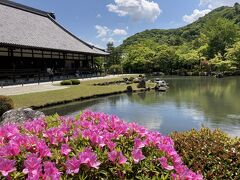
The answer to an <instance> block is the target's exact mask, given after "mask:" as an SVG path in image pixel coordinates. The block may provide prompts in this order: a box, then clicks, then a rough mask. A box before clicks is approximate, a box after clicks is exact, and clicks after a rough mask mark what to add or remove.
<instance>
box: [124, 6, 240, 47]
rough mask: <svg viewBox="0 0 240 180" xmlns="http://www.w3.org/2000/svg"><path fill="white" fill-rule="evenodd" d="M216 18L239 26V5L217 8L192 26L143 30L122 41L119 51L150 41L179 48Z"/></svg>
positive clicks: (196, 36)
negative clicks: (227, 20) (230, 21)
mask: <svg viewBox="0 0 240 180" xmlns="http://www.w3.org/2000/svg"><path fill="white" fill-rule="evenodd" d="M217 18H226V19H229V20H232V21H233V22H235V23H236V24H238V25H239V26H240V5H239V4H238V3H236V4H235V5H234V7H226V6H223V7H220V8H217V9H215V10H213V11H211V12H210V13H208V14H207V15H205V16H204V17H202V18H200V19H198V20H197V21H195V22H193V23H192V24H189V25H187V26H184V27H181V28H177V29H169V30H163V29H152V30H145V31H143V32H140V33H137V34H135V35H133V36H131V37H129V38H127V39H126V40H124V42H123V44H122V45H120V49H122V50H124V49H125V48H126V47H128V46H130V45H133V44H136V43H139V42H141V41H144V40H151V41H153V42H155V43H158V44H161V45H162V44H166V45H169V46H179V45H182V44H183V43H186V42H191V41H193V40H194V39H196V38H198V37H199V35H200V32H201V30H202V29H203V27H204V26H205V24H207V23H208V22H209V20H211V19H217Z"/></svg>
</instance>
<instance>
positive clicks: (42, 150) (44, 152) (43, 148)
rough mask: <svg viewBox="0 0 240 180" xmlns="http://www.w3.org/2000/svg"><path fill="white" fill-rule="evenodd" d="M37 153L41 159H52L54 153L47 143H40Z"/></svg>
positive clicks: (37, 146)
mask: <svg viewBox="0 0 240 180" xmlns="http://www.w3.org/2000/svg"><path fill="white" fill-rule="evenodd" d="M36 152H38V153H39V155H40V157H41V158H43V157H51V156H52V153H51V151H50V149H49V147H48V146H47V145H46V143H45V141H43V140H42V141H40V142H38V143H37V145H36Z"/></svg>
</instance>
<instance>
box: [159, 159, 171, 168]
mask: <svg viewBox="0 0 240 180" xmlns="http://www.w3.org/2000/svg"><path fill="white" fill-rule="evenodd" d="M159 161H160V164H161V166H162V167H163V168H164V169H166V170H169V171H171V170H173V169H174V167H173V166H170V165H169V164H168V162H167V158H165V157H161V158H159Z"/></svg>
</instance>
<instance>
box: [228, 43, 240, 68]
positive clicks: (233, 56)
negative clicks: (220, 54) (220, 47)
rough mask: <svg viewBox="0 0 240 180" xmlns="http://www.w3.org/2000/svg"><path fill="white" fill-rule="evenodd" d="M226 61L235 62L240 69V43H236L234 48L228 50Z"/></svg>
mask: <svg viewBox="0 0 240 180" xmlns="http://www.w3.org/2000/svg"><path fill="white" fill-rule="evenodd" d="M226 59H227V60H229V61H233V62H235V63H236V65H237V66H238V69H240V41H238V42H236V43H235V44H234V45H233V47H231V48H229V49H227V53H226Z"/></svg>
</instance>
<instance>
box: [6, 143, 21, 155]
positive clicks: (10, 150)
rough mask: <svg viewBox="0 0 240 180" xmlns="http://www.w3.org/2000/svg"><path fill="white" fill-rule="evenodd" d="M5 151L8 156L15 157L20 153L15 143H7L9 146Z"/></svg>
mask: <svg viewBox="0 0 240 180" xmlns="http://www.w3.org/2000/svg"><path fill="white" fill-rule="evenodd" d="M6 150H7V152H8V154H9V155H10V156H17V155H19V153H20V148H19V146H18V145H17V144H15V143H9V145H8V146H7V147H6Z"/></svg>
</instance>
